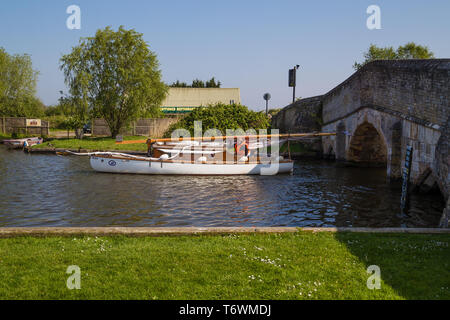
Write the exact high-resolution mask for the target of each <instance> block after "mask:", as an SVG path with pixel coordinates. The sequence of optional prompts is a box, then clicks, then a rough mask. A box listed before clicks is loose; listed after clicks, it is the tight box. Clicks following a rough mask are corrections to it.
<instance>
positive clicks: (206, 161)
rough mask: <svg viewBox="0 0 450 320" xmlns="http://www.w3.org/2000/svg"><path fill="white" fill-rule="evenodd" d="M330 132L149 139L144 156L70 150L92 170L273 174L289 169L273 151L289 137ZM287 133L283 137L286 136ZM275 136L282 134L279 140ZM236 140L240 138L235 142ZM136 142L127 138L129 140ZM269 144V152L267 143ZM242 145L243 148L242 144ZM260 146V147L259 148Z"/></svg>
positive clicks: (291, 163)
mask: <svg viewBox="0 0 450 320" xmlns="http://www.w3.org/2000/svg"><path fill="white" fill-rule="evenodd" d="M317 135H333V134H316V133H314V134H289V135H287V134H285V135H257V136H231V137H230V136H224V137H217V138H215V140H214V141H205V140H210V138H189V139H183V138H180V139H179V140H177V139H175V140H173V139H149V140H146V143H147V145H148V154H147V156H135V155H131V154H126V153H120V152H91V153H74V152H69V151H67V153H70V154H75V155H84V156H89V157H90V164H91V167H92V168H93V169H94V170H95V171H99V172H110V173H136V174H169V175H178V174H180V175H249V174H256V175H275V174H279V173H291V172H292V171H293V167H294V162H293V161H292V160H290V159H284V158H283V157H281V156H278V152H276V153H275V152H274V150H275V149H274V144H278V145H280V144H281V143H282V142H285V141H287V139H289V138H291V137H292V138H295V137H299V138H301V137H310V136H317ZM286 137H287V139H286ZM278 138H285V139H284V140H279V139H278ZM239 141H240V142H239ZM131 142H133V143H136V141H130V142H129V143H131ZM269 146H271V147H272V149H271V150H272V152H273V154H272V155H268V154H267V149H265V148H267V147H269ZM243 147H244V148H243ZM261 149H263V150H261Z"/></svg>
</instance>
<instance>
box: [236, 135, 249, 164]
mask: <svg viewBox="0 0 450 320" xmlns="http://www.w3.org/2000/svg"><path fill="white" fill-rule="evenodd" d="M234 152H235V154H236V156H237V159H241V158H242V157H244V156H245V157H247V156H248V153H249V148H248V138H245V139H237V141H236V142H235V143H234Z"/></svg>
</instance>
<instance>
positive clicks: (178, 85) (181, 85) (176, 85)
mask: <svg viewBox="0 0 450 320" xmlns="http://www.w3.org/2000/svg"><path fill="white" fill-rule="evenodd" d="M170 87H174V88H187V87H188V85H187V83H186V82H180V81H179V80H177V82H173V83H172V84H171V85H170Z"/></svg>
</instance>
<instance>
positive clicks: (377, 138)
mask: <svg viewBox="0 0 450 320" xmlns="http://www.w3.org/2000/svg"><path fill="white" fill-rule="evenodd" d="M347 160H348V161H352V162H357V163H360V164H364V165H368V166H376V167H386V166H387V160H388V147H387V144H386V141H385V139H384V136H383V134H382V133H380V132H379V131H378V130H377V129H376V128H375V127H374V126H373V125H372V124H371V123H369V122H367V121H365V122H363V123H361V124H360V125H359V126H358V127H357V128H356V130H355V131H354V133H353V135H352V137H351V139H350V143H349V147H348V151H347Z"/></svg>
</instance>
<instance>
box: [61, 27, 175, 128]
mask: <svg viewBox="0 0 450 320" xmlns="http://www.w3.org/2000/svg"><path fill="white" fill-rule="evenodd" d="M158 67H159V63H158V60H157V58H156V54H155V53H153V52H152V51H150V49H149V48H148V45H147V43H146V42H145V41H144V39H143V38H142V34H141V33H138V32H136V31H134V30H133V29H131V30H126V29H124V27H123V26H120V27H119V29H118V30H117V31H113V30H112V29H111V28H110V27H106V28H105V29H103V30H98V31H97V32H96V34H95V36H94V37H88V38H82V39H81V40H80V44H79V45H78V46H76V47H74V48H73V49H72V52H71V53H70V54H66V55H64V56H63V57H62V58H61V69H62V70H63V71H64V76H65V82H66V84H67V85H68V86H69V93H70V102H71V103H72V104H73V105H74V107H75V108H76V109H77V110H78V111H77V113H76V116H77V117H79V119H80V120H84V121H85V120H86V116H87V114H88V112H90V113H91V114H98V115H100V116H102V117H103V118H104V119H105V121H106V122H107V124H108V126H109V129H110V131H111V134H112V136H113V137H115V136H116V135H117V134H118V133H119V131H120V130H121V129H122V128H123V127H124V126H127V125H129V124H130V122H131V121H132V120H134V119H136V118H138V117H139V116H141V115H142V114H146V115H155V116H158V115H160V110H159V106H160V104H161V102H162V100H163V99H164V97H165V95H166V93H167V87H166V85H165V84H164V83H163V82H162V81H161V71H160V70H159V69H158ZM82 122H83V121H82Z"/></svg>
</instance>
